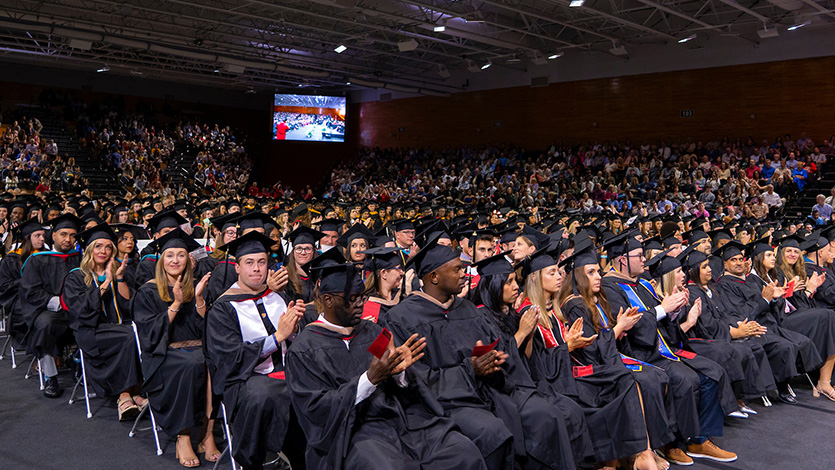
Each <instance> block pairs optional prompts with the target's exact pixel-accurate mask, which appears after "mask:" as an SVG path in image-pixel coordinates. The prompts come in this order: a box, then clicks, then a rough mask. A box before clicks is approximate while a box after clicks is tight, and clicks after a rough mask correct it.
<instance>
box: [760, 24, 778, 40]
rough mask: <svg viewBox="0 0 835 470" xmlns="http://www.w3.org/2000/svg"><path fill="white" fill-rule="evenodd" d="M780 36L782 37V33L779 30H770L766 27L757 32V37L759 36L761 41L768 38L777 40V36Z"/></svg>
mask: <svg viewBox="0 0 835 470" xmlns="http://www.w3.org/2000/svg"><path fill="white" fill-rule="evenodd" d="M779 35H780V32H779V31H777V28H771V29H769V28H768V27H767V26H765V25H763V29H758V30H757V36H759V37H760V39H766V38H776V37H777V36H779Z"/></svg>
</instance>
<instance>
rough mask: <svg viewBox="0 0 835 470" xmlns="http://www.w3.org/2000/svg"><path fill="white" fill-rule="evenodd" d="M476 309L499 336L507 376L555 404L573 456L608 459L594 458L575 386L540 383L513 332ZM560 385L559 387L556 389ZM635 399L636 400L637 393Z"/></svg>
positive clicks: (497, 336)
mask: <svg viewBox="0 0 835 470" xmlns="http://www.w3.org/2000/svg"><path fill="white" fill-rule="evenodd" d="M478 311H479V312H480V313H481V314H482V315H483V316H484V319H485V320H486V322H487V326H488V328H490V330H491V336H492V337H493V338H499V344H498V345H496V348H497V349H498V350H499V351H504V352H506V353H507V355H508V357H507V360H506V361H505V363H504V365H503V366H502V368H503V369H504V370H505V372H506V373H507V376H508V378H509V379H510V380H511V381H512V382H513V383H514V384H515V385H516V386H517V387H519V388H520V389H526V390H528V391H533V390H537V391H539V392H540V395H542V396H543V397H545V398H546V399H547V400H548V401H549V402H550V403H552V404H553V405H554V406H556V407H557V408H558V409H559V410H560V412H561V413H562V414H563V416H564V417H565V423H566V428H567V429H568V433H569V436H568V438H569V439H570V440H571V449H572V451H573V453H574V460H575V461H577V462H582V461H584V460H585V459H586V458H587V457H591V456H594V457H595V458H597V460H608V459H600V458H598V456H597V454H596V452H595V449H596V447H597V446H596V444H597V442H596V441H597V440H595V441H593V440H592V438H591V436H590V432H589V431H590V428H591V426H590V425H587V423H586V417H587V416H588V413H586V410H585V409H584V408H583V407H582V406H581V405H582V404H578V403H577V401H576V400H573V398H575V397H577V395H578V393H577V390H576V387H571V388H570V389H568V388H562V387H540V386H539V381H538V380H536V379H534V378H533V377H532V372H533V371H532V370H531V368H530V366H529V364H528V360H527V359H524V358H522V355H521V354H520V353H519V345H517V344H516V338H515V336H514V334H513V333H510V332H507V333H505V332H504V331H502V325H501V324H500V323H499V322H498V321H497V319H496V317H495V316H494V315H493V313H491V312H490V310H489V309H488V308H487V307H484V306H481V307H478ZM568 373H569V375H568V376H560V378H561V379H562V378H565V379H567V381H568V382H569V384H571V385H573V381H574V379H573V378H572V376H571V375H570V374H571V370H570V369H569V370H568ZM561 388H562V390H560V389H561ZM635 399H636V400H637V395H636V396H635ZM613 458H614V457H613Z"/></svg>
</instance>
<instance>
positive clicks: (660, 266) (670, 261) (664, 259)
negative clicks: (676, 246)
mask: <svg viewBox="0 0 835 470" xmlns="http://www.w3.org/2000/svg"><path fill="white" fill-rule="evenodd" d="M669 253H670V250H664V251H662V252H661V253H658V254H657V255H655V256H653V257H652V259H650V260H649V261H647V268H648V269H649V272H650V274H651V275H652V277H654V278H660V277H661V276H663V275H665V274H667V273H669V272H672V271H675V269H676V268H680V267H681V261H679V260H678V258H676V257H674V256H668V255H669Z"/></svg>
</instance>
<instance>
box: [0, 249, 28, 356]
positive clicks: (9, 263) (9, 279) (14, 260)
mask: <svg viewBox="0 0 835 470" xmlns="http://www.w3.org/2000/svg"><path fill="white" fill-rule="evenodd" d="M20 264H21V263H20V253H18V252H16V251H10V252H9V253H8V254H6V256H4V257H3V259H2V260H0V306H2V308H3V309H4V310H5V311H6V316H7V319H8V320H7V325H6V331H7V332H8V333H9V335H11V337H12V341H13V343H14V344H13V346H14V347H15V348H16V349H24V348H25V347H26V346H25V343H24V340H25V337H26V331H27V329H28V327H27V326H26V322H24V321H23V319H22V318H21V316H20V311H19V305H18V302H17V299H18V293H19V289H20V279H21V277H20Z"/></svg>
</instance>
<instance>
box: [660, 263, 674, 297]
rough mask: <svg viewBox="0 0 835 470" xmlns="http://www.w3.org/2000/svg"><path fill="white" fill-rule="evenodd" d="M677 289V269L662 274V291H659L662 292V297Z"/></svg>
mask: <svg viewBox="0 0 835 470" xmlns="http://www.w3.org/2000/svg"><path fill="white" fill-rule="evenodd" d="M675 291H676V270H675V269H673V270H672V271H670V272H668V273H666V274H664V275H663V276H661V292H657V293H659V294H661V298H664V297H667V296H668V295H670V294H672V293H673V292H675Z"/></svg>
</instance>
